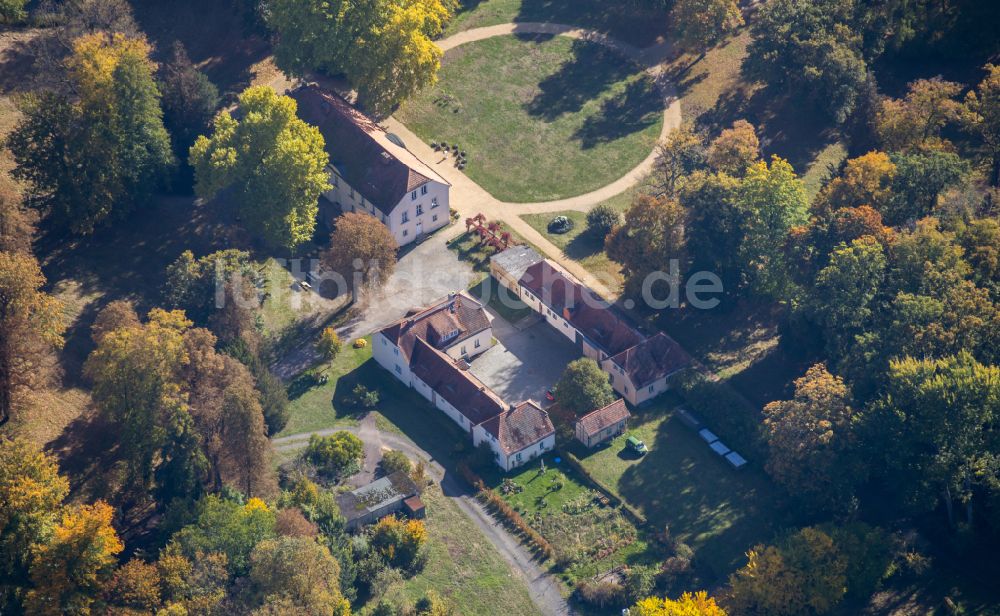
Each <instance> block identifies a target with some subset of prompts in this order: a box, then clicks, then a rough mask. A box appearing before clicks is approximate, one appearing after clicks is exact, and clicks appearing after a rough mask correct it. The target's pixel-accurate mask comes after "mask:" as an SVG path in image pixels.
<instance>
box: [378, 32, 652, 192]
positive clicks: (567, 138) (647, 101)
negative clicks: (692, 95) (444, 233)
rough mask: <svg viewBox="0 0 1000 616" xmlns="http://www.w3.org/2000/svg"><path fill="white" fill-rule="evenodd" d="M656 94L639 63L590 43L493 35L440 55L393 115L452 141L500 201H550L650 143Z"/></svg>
mask: <svg viewBox="0 0 1000 616" xmlns="http://www.w3.org/2000/svg"><path fill="white" fill-rule="evenodd" d="M662 112H663V101H662V97H661V96H660V93H659V90H658V89H657V87H656V85H655V84H654V83H653V81H652V79H651V78H650V77H649V76H648V75H647V74H646V73H645V72H644V71H643V70H642V69H641V68H640V67H639V66H638V65H636V64H634V63H632V62H630V61H627V60H624V59H622V58H621V57H619V56H618V55H616V54H615V53H614V52H612V51H610V50H608V49H607V48H605V47H602V46H601V45H598V44H596V43H588V42H583V41H577V40H573V39H570V38H567V37H559V36H557V37H552V36H534V35H531V36H528V35H525V36H500V37H496V38H492V39H488V40H484V41H478V42H475V43H469V44H466V45H463V46H461V47H458V48H456V49H454V50H452V51H450V52H448V53H447V54H446V55H445V58H444V60H443V62H442V67H441V70H440V72H439V74H438V83H437V84H436V85H434V86H433V87H430V88H427V89H425V90H424V91H422V92H420V93H419V94H418V95H417V96H415V97H414V98H413V99H411V100H410V101H408V102H407V103H405V104H404V105H403V106H402V107H401V108H400V110H399V111H398V112H397V114H396V117H397V118H398V119H399V120H400V121H401V122H403V123H404V124H406V126H407V127H408V128H410V129H411V130H413V131H414V132H415V133H416V134H417V135H419V136H420V137H421V138H422V139H423V140H424V141H427V142H440V141H444V142H446V143H448V144H456V143H457V144H458V145H459V147H460V148H461V150H462V151H465V152H466V154H467V157H468V167H467V168H466V169H465V171H466V173H468V175H469V177H470V178H471V179H473V180H474V181H476V183H478V184H479V185H481V186H482V187H483V188H485V189H486V190H487V191H489V192H490V194H492V195H493V196H495V197H497V198H498V199H501V200H504V201H512V202H530V201H547V200H551V199H558V198H561V197H569V196H573V195H578V194H582V193H586V192H589V191H591V190H594V189H596V188H599V187H601V186H604V185H605V184H608V183H610V182H612V181H614V180H616V179H618V178H619V177H621V176H622V175H623V174H625V172H627V171H628V170H629V169H631V168H633V167H634V166H635V165H637V164H639V162H641V161H642V160H643V159H644V158H645V157H646V156H647V155H648V154H649V152H650V150H652V149H653V146H654V145H655V143H656V139H657V137H658V136H659V134H660V129H661V127H662V125H663V113H662Z"/></svg>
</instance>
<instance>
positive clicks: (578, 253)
mask: <svg viewBox="0 0 1000 616" xmlns="http://www.w3.org/2000/svg"><path fill="white" fill-rule="evenodd" d="M602 250H604V240H603V239H602V238H600V237H598V236H597V235H595V234H594V233H591V232H590V231H586V230H584V231H583V232H581V233H580V234H579V235H577V236H576V237H574V238H573V239H571V240H570V241H569V242H568V243H567V244H566V247H565V248H563V253H564V254H565V255H566V256H567V257H569V258H571V259H575V260H580V259H583V258H586V257H590V256H593V255H596V254H597V253H599V252H601V251H602Z"/></svg>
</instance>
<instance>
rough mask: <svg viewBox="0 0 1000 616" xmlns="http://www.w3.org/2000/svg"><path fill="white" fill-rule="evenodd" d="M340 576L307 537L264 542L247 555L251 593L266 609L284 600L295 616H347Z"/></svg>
mask: <svg viewBox="0 0 1000 616" xmlns="http://www.w3.org/2000/svg"><path fill="white" fill-rule="evenodd" d="M339 576H340V565H339V564H338V563H337V560H336V559H335V558H334V557H333V556H332V555H331V554H330V551H329V550H328V549H327V548H326V547H325V546H323V545H320V544H319V543H317V542H316V540H315V539H312V538H310V537H279V538H276V539H266V540H264V541H261V542H260V543H258V544H257V546H256V547H255V548H254V550H253V552H252V553H251V554H250V584H251V588H252V591H251V592H252V593H253V594H254V595H255V599H256V602H258V603H259V604H262V605H265V606H267V605H268V604H270V603H272V602H274V601H275V600H278V599H283V600H285V601H286V605H289V606H290V607H291V608H292V611H293V612H296V613H302V614H325V615H329V616H349V615H350V613H351V609H350V604H349V603H348V601H347V599H345V598H344V595H343V594H342V593H341V591H340V582H339ZM285 613H288V612H285Z"/></svg>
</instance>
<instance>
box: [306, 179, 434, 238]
mask: <svg viewBox="0 0 1000 616" xmlns="http://www.w3.org/2000/svg"><path fill="white" fill-rule="evenodd" d="M327 171H329V172H330V185H331V186H332V188H331V189H330V190H328V191H327V192H325V193H323V196H324V197H326V198H327V199H328V200H329V201H331V202H332V203H334V204H337V205H339V206H340V209H341V210H342V211H344V212H365V213H367V214H370V215H372V216H374V217H375V218H377V219H378V220H379V221H381V222H382V224H384V225H385V226H386V227H388V228H389V232H390V233H392V236H393V237H394V238H395V239H396V243H397V244H398V245H400V246H404V245H406V244H409V243H410V242H412V241H414V240H415V239H417V237H419V236H420V235H421V234H426V233H431V232H433V231H436V230H438V229H440V228H441V227H443V226H445V225H447V224H448V222H449V221H448V217H449V203H448V194H449V191H448V189H449V186H448V185H447V184H443V183H441V182H437V181H434V180H429V181H427V182H425V183H424V184H422V185H421V186H418V187H417V188H416V189H415V190H413V191H411V192H409V193H407V194H406V195H405V196H404V197H403V198H402V199H401V200H400V201H399V203H397V204H396V205H395V206H394V207H393V209H392V212H391V213H390V214H384V213H382V211H381V210H379V209H378V208H376V207H375V206H374V205H373V204H372V203H371V202H370V201H368V200H367V199H365V198H364V197H363V196H362V195H361V193H360V192H358V191H356V190H354V188H353V187H352V186H351V185H350V184H348V183H347V181H345V180H344V178H343V177H341V176H340V174H339V173H338V172H337V170H336V169H335V168H334V167H333V166H332V165H331V166H327Z"/></svg>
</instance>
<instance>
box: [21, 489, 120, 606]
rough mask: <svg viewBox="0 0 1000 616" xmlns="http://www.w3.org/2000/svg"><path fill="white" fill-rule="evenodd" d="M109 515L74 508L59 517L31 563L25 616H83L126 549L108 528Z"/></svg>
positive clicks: (99, 507)
mask: <svg viewBox="0 0 1000 616" xmlns="http://www.w3.org/2000/svg"><path fill="white" fill-rule="evenodd" d="M113 516H114V510H113V509H112V508H111V507H110V506H109V505H108V504H106V503H103V502H97V503H95V504H93V505H74V506H72V507H68V508H67V509H66V510H65V511H64V512H63V514H62V519H61V521H60V522H59V524H57V525H56V526H55V528H53V530H52V537H51V538H50V539H49V540H48V541H47V542H45V543H44V544H42V545H40V546H39V547H38V548H37V549H36V551H35V553H34V556H33V558H32V562H31V580H32V582H33V583H34V587H33V588H32V589H31V590H30V591H28V593H27V595H26V596H25V607H26V609H27V611H28V612H29V613H32V614H41V615H45V616H48V615H52V616H59V615H61V614H67V613H76V614H87V613H89V612H90V606H91V605H92V604H93V603H94V601H95V600H96V599H97V598H98V592H99V591H100V589H101V587H102V585H103V584H104V582H105V580H106V579H107V578H108V577H109V576H110V575H111V574H112V573H113V571H114V566H115V563H116V562H117V556H118V554H119V553H120V552H121V551H122V550H123V549H124V548H125V546H124V544H122V542H121V540H120V539H119V538H118V533H117V532H115V529H114V527H112V525H111V519H112V517H113Z"/></svg>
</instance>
